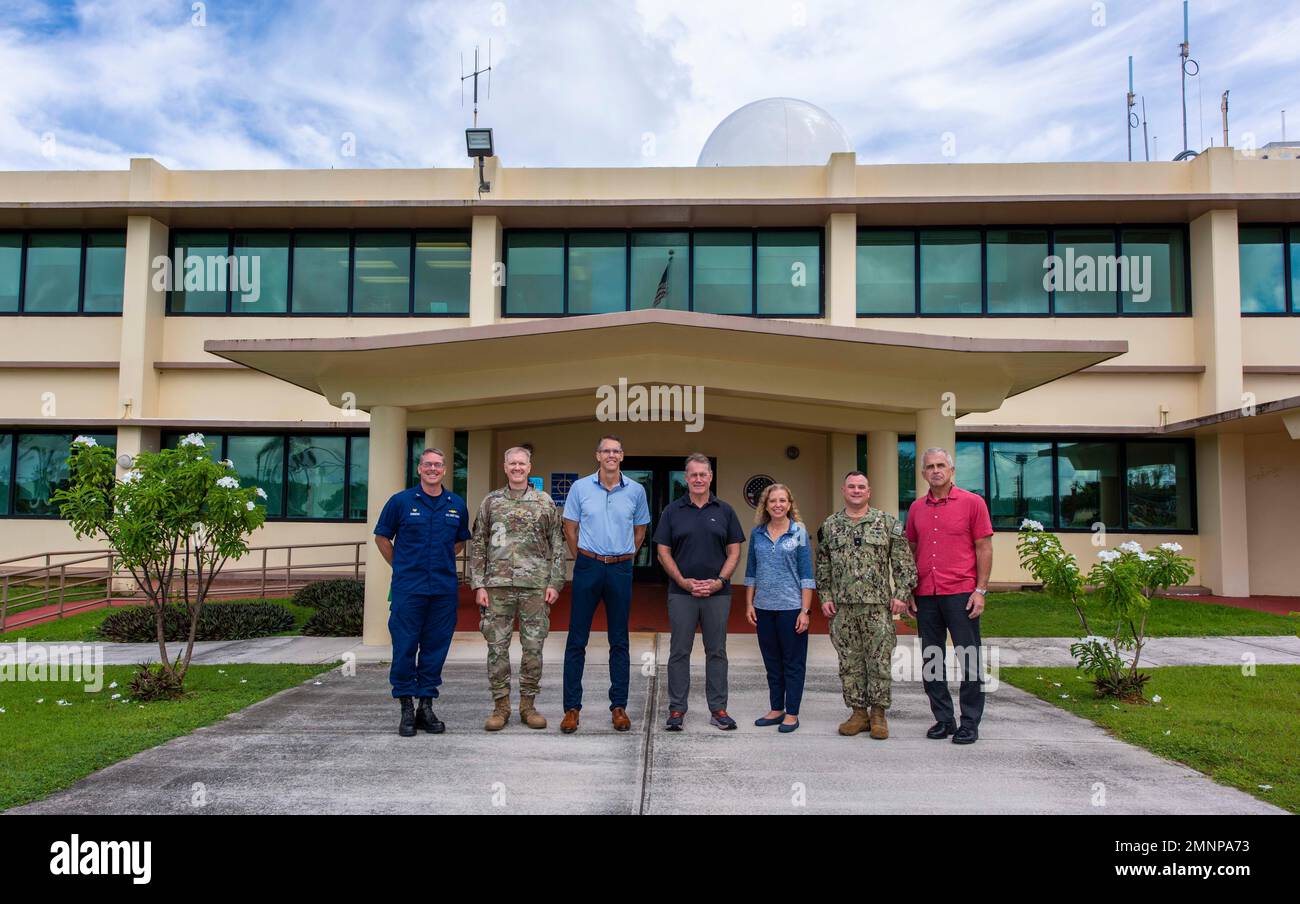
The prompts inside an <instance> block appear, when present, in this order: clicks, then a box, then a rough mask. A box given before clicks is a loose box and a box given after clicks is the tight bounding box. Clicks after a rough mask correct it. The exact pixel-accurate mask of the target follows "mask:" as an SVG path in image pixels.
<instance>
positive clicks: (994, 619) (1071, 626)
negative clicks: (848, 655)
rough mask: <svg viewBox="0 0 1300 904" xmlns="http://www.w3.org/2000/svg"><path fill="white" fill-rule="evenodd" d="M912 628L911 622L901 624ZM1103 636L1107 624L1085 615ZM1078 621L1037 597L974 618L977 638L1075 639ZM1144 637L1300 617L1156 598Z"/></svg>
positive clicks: (1251, 630)
mask: <svg viewBox="0 0 1300 904" xmlns="http://www.w3.org/2000/svg"><path fill="white" fill-rule="evenodd" d="M907 621H908V623H909V624H911V625H912V626H913V627H915V626H916V622H915V621H914V620H912V619H908V620H907ZM1088 624H1089V625H1090V626H1091V627H1092V629H1093V630H1094V631H1095V632H1097V633H1099V634H1105V633H1107V632H1108V631H1110V630H1111V629H1113V628H1114V623H1113V622H1107V621H1106V620H1104V619H1102V618H1101V617H1096V618H1094V617H1093V616H1092V615H1091V614H1090V615H1089V617H1088ZM1080 633H1081V632H1080V629H1079V617H1078V616H1077V615H1075V613H1074V607H1072V606H1070V605H1069V604H1068V603H1063V602H1061V601H1059V600H1056V599H1053V598H1051V597H1048V596H1044V595H1043V594H1041V593H1032V592H1017V593H990V594H989V600H988V604H987V605H986V606H985V608H984V614H983V615H982V616H981V617H980V634H981V636H983V637H1078V636H1079V635H1080ZM1147 634H1148V636H1150V637H1222V636H1225V635H1232V634H1268V635H1279V636H1280V635H1297V634H1300V618H1298V617H1296V616H1288V615H1274V614H1273V613H1271V612H1256V611H1255V610H1254V609H1238V608H1236V607H1233V606H1219V605H1215V604H1212V603H1198V602H1194V601H1192V600H1185V599H1156V600H1152V602H1151V614H1150V616H1149V618H1148V619H1147Z"/></svg>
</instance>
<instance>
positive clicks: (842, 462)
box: [826, 433, 858, 514]
mask: <svg viewBox="0 0 1300 904" xmlns="http://www.w3.org/2000/svg"><path fill="white" fill-rule="evenodd" d="M829 438H830V449H829V452H830V462H829V463H828V464H829V468H828V472H829V473H827V475H826V481H827V487H826V510H827V514H830V513H831V512H835V511H838V510H839V509H840V508H841V507H843V505H844V490H843V487H844V475H845V474H847V473H849V472H850V471H856V470H857V468H858V437H857V434H854V433H832V434H830V437H829Z"/></svg>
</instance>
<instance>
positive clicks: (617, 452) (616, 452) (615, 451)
mask: <svg viewBox="0 0 1300 904" xmlns="http://www.w3.org/2000/svg"><path fill="white" fill-rule="evenodd" d="M596 454H597V455H622V454H623V450H622V449H601V450H599V451H598V452H597V453H596Z"/></svg>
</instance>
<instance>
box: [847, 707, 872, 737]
mask: <svg viewBox="0 0 1300 904" xmlns="http://www.w3.org/2000/svg"><path fill="white" fill-rule="evenodd" d="M870 724H871V722H870V719H869V717H868V716H867V711H866V710H865V709H863V708H862V707H860V706H855V707H853V715H851V716H849V718H848V721H847V722H841V723H840V734H842V735H848V736H849V737H852V736H853V735H855V734H861V733H862V732H864V731H866V730H867V729H868V728H869V727H870Z"/></svg>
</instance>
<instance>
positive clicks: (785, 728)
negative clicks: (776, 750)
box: [777, 720, 799, 734]
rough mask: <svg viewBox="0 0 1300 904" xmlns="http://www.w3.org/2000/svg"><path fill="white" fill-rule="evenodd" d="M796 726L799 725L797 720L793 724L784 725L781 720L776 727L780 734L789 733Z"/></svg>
mask: <svg viewBox="0 0 1300 904" xmlns="http://www.w3.org/2000/svg"><path fill="white" fill-rule="evenodd" d="M798 727H799V722H798V721H797V720H796V721H795V723H794V724H793V725H786V724H785V723H784V722H782V723H781V727H780V728H778V729H777V731H779V732H781V733H782V734H789V733H790V732H792V731H794V730H795V729H796V728H798Z"/></svg>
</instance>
